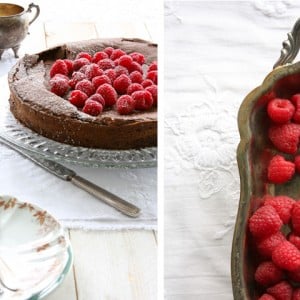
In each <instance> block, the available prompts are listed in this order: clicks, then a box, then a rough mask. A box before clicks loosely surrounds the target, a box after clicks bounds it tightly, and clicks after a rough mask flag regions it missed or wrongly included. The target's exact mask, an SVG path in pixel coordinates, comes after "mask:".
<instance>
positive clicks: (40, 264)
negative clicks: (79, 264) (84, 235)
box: [0, 196, 73, 300]
mask: <svg viewBox="0 0 300 300" xmlns="http://www.w3.org/2000/svg"><path fill="white" fill-rule="evenodd" d="M0 259H1V261H0V267H1V264H3V263H5V264H6V265H7V266H8V267H9V269H10V270H11V272H8V273H9V274H8V275H9V276H7V278H2V280H3V281H4V283H5V284H6V285H7V286H9V282H7V281H10V285H13V287H17V288H18V291H17V292H12V291H9V290H7V289H5V288H4V287H2V286H1V284H0V289H1V290H2V292H3V294H2V297H3V299H12V300H21V299H22V300H24V299H34V300H38V299H42V298H43V297H45V296H46V295H47V294H49V293H50V292H51V291H52V290H53V289H54V288H56V287H57V286H58V285H59V284H60V283H61V282H62V281H63V279H64V278H65V276H66V275H67V273H68V272H69V270H70V268H71V266H72V263H73V255H72V249H71V246H70V242H69V239H68V237H67V236H66V235H65V232H64V230H63V228H62V226H61V225H60V223H59V222H58V221H57V220H56V219H55V218H53V217H52V216H51V215H49V214H48V213H47V212H46V211H45V210H43V209H41V208H39V207H37V206H35V205H33V204H30V203H27V202H20V201H18V200H17V199H16V198H15V197H12V196H0ZM2 267H3V266H2ZM4 271H5V270H4ZM0 275H1V273H0ZM6 275H7V274H6ZM12 282H13V283H12Z"/></svg>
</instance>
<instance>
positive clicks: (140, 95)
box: [131, 90, 153, 110]
mask: <svg viewBox="0 0 300 300" xmlns="http://www.w3.org/2000/svg"><path fill="white" fill-rule="evenodd" d="M131 96H132V98H133V99H134V101H135V109H137V110H147V109H149V108H150V107H151V106H152V104H153V98H152V95H151V93H150V92H148V91H146V90H143V91H136V92H134V93H132V95H131Z"/></svg>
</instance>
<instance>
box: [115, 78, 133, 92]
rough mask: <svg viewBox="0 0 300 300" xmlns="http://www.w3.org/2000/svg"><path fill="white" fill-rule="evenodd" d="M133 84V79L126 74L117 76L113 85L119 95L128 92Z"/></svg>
mask: <svg viewBox="0 0 300 300" xmlns="http://www.w3.org/2000/svg"><path fill="white" fill-rule="evenodd" d="M130 84H131V80H130V78H129V77H128V76H126V75H125V74H122V75H120V76H119V77H117V78H116V79H115V80H114V82H113V87H114V88H115V90H116V91H117V92H118V94H119V95H122V94H126V92H127V88H128V87H129V85H130Z"/></svg>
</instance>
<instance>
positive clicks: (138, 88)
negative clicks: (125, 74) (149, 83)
mask: <svg viewBox="0 0 300 300" xmlns="http://www.w3.org/2000/svg"><path fill="white" fill-rule="evenodd" d="M143 89H144V88H143V86H142V85H141V84H139V83H131V84H130V85H129V86H128V88H127V94H128V95H131V94H132V93H134V92H136V91H142V90H143Z"/></svg>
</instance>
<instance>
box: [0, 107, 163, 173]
mask: <svg viewBox="0 0 300 300" xmlns="http://www.w3.org/2000/svg"><path fill="white" fill-rule="evenodd" d="M1 106H2V107H1V113H0V132H1V135H3V136H4V137H5V138H6V139H8V140H9V141H11V142H12V143H14V144H16V145H17V146H19V147H21V148H23V149H24V150H26V151H29V152H32V153H34V154H36V155H40V156H43V157H45V158H49V159H54V160H58V161H60V162H66V163H72V164H79V165H83V166H87V167H114V168H145V167H155V166H156V165H157V148H156V147H149V148H143V149H132V150H104V149H95V148H85V147H75V146H71V145H68V144H63V143H59V142H56V141H53V140H50V139H48V138H46V137H43V136H41V135H39V134H37V133H35V132H33V131H32V130H30V129H29V128H27V127H25V126H24V125H22V124H21V123H20V122H19V121H17V120H16V119H15V118H14V116H13V115H12V114H11V112H10V111H9V109H8V107H7V106H6V105H5V107H3V105H1Z"/></svg>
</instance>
